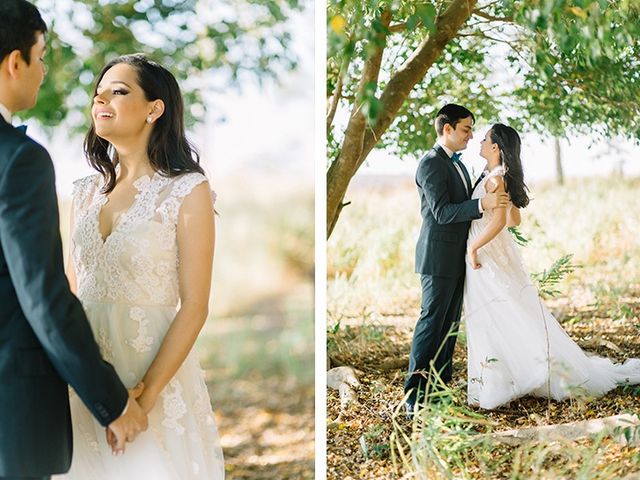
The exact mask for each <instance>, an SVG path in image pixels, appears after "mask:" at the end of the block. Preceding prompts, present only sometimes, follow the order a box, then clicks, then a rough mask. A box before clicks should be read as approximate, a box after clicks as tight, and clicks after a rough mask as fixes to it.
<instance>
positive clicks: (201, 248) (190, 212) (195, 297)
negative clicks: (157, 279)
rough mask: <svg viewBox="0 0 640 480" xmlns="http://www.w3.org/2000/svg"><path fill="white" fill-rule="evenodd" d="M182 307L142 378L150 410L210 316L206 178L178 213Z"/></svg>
mask: <svg viewBox="0 0 640 480" xmlns="http://www.w3.org/2000/svg"><path fill="white" fill-rule="evenodd" d="M177 238H178V252H179V256H180V263H179V267H178V277H179V278H178V279H179V283H180V285H179V286H180V310H179V311H178V313H177V314H176V317H175V319H174V321H173V323H172V324H171V326H170V327H169V330H168V331H167V334H166V335H165V337H164V340H163V341H162V345H160V349H159V350H158V353H157V354H156V357H155V358H154V359H153V362H152V363H151V365H150V366H149V369H148V370H147V373H146V374H145V376H144V378H143V379H142V381H143V383H144V391H143V393H142V395H141V396H140V398H139V400H138V402H139V403H140V406H141V407H142V408H143V409H144V411H145V412H147V413H148V412H149V411H151V409H152V408H153V406H154V405H155V403H156V400H157V398H158V395H160V392H161V391H162V389H163V388H164V387H165V386H166V385H167V383H169V380H171V378H173V376H174V375H175V374H176V372H177V371H178V369H179V368H180V366H181V365H182V363H183V362H184V360H185V358H187V355H188V354H189V352H190V351H191V348H192V347H193V344H194V343H195V341H196V338H197V337H198V334H199V333H200V330H201V329H202V326H203V325H204V322H205V320H206V319H207V315H208V311H209V291H210V289H211V270H212V263H213V249H214V248H213V246H214V242H215V224H214V213H213V205H212V204H211V191H210V190H209V184H208V183H207V182H204V183H202V184H200V185H198V186H197V187H195V188H194V189H193V191H192V192H191V193H190V194H189V195H188V196H187V197H186V198H185V199H184V201H183V203H182V207H181V208H180V214H179V216H178V231H177Z"/></svg>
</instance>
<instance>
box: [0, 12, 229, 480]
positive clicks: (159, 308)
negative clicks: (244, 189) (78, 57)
mask: <svg viewBox="0 0 640 480" xmlns="http://www.w3.org/2000/svg"><path fill="white" fill-rule="evenodd" d="M46 32H47V26H46V24H45V23H44V21H43V20H42V18H41V16H40V13H39V12H38V10H37V9H36V7H35V6H34V5H32V4H31V3H29V2H27V1H26V0H3V1H2V3H0V379H1V383H0V479H22V480H25V479H48V478H50V476H51V475H52V474H64V473H66V472H67V471H68V474H66V475H64V476H62V477H57V476H56V478H65V479H82V480H86V479H113V480H116V479H117V480H123V479H130V478H149V479H154V480H185V479H199V478H202V479H222V478H224V465H223V459H222V451H221V448H220V441H219V438H218V434H217V430H216V426H215V422H214V419H213V412H212V410H211V403H210V398H209V395H208V392H207V387H206V384H205V382H204V375H203V374H202V370H201V369H200V366H199V364H198V361H197V359H196V358H195V356H194V353H193V352H192V351H191V350H192V347H193V344H194V341H195V339H196V337H197V335H198V333H199V331H200V329H201V328H202V325H203V323H204V321H205V319H206V316H207V308H208V300H209V289H210V284H211V269H212V259H213V246H214V232H215V227H214V208H213V201H212V192H211V190H210V188H209V184H208V181H207V179H206V177H205V175H204V172H203V170H202V167H200V165H199V163H198V155H197V153H196V152H195V151H194V150H193V148H192V147H191V145H190V144H189V142H188V141H187V139H186V137H185V132H184V123H183V115H184V114H183V102H182V96H181V93H180V89H179V87H178V84H177V82H176V80H175V78H174V77H173V75H172V74H171V73H170V72H169V71H167V70H166V69H165V68H163V67H162V66H160V65H158V64H157V63H154V62H152V61H150V60H148V59H147V58H145V57H143V56H141V55H126V56H123V57H120V58H117V59H115V60H113V61H112V62H110V63H109V64H108V65H106V66H105V67H104V69H103V70H102V72H101V73H100V74H99V75H98V77H97V81H96V84H95V90H94V97H93V101H92V104H91V120H92V122H91V127H90V130H89V132H88V133H87V135H86V137H85V152H86V155H87V160H88V162H89V164H90V165H91V166H93V167H94V168H95V170H96V171H97V172H98V173H96V174H94V175H91V176H89V177H86V178H83V179H80V180H78V181H76V182H75V183H74V193H73V207H72V219H71V232H70V244H71V253H70V256H69V262H68V265H67V269H66V275H65V270H64V268H63V261H62V248H61V240H60V234H59V219H58V208H57V198H56V192H55V181H54V171H53V165H52V162H51V159H50V157H49V154H48V153H47V151H46V150H45V149H44V148H43V147H42V146H40V145H39V144H38V143H36V142H35V141H33V140H32V139H31V138H30V137H28V136H27V135H26V134H25V132H24V130H23V129H22V128H20V127H14V126H13V125H12V124H11V121H12V116H13V114H14V113H15V112H19V111H21V110H26V109H29V108H31V107H33V106H34V105H35V103H36V98H37V95H38V90H39V88H40V85H41V84H42V81H43V79H44V76H45V65H44V60H43V57H44V52H45V49H46V40H45V35H46ZM74 294H75V295H74ZM76 295H77V297H76ZM78 299H79V301H78ZM67 385H70V386H71V387H72V392H71V394H69V389H68V386H67ZM134 440H135V441H134ZM127 442H132V443H131V444H130V445H126V444H127ZM125 445H126V453H125ZM122 454H123V455H122ZM69 468H71V470H70V471H69Z"/></svg>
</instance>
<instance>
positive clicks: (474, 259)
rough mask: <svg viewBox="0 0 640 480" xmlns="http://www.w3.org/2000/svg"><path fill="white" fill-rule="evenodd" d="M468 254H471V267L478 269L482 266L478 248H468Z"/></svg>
mask: <svg viewBox="0 0 640 480" xmlns="http://www.w3.org/2000/svg"><path fill="white" fill-rule="evenodd" d="M467 255H468V256H469V265H471V268H473V269H474V270H477V269H479V268H480V267H481V266H482V265H480V262H478V250H475V249H472V248H470V249H468V250H467Z"/></svg>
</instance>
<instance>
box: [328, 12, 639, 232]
mask: <svg viewBox="0 0 640 480" xmlns="http://www.w3.org/2000/svg"><path fill="white" fill-rule="evenodd" d="M328 8H329V10H328V17H327V19H328V37H329V44H328V59H327V98H328V104H327V134H328V137H329V156H328V163H329V169H328V172H327V225H328V231H327V235H330V234H331V231H332V230H333V227H334V226H335V224H336V221H337V219H338V216H339V214H340V211H341V209H342V208H343V206H344V197H345V193H346V191H347V187H348V185H349V182H350V180H351V178H352V177H353V175H355V173H356V172H357V170H358V168H359V167H360V166H361V165H362V163H363V162H364V161H365V159H366V158H367V156H368V154H369V153H370V152H371V150H372V149H373V148H386V149H390V150H392V151H394V152H395V153H396V154H398V155H399V156H402V157H405V156H416V155H418V154H419V153H420V152H424V150H425V149H427V148H429V147H430V146H431V145H433V142H434V141H435V132H434V129H433V118H434V115H435V113H436V112H437V110H438V109H439V108H440V107H441V106H442V105H443V104H445V103H447V102H455V103H460V104H463V105H465V106H467V107H468V108H470V109H471V110H472V111H473V112H474V114H475V116H476V118H477V119H481V120H482V121H485V122H487V123H493V122H495V121H502V122H505V123H508V124H510V125H512V126H514V127H515V128H516V129H519V130H521V131H536V132H541V133H549V134H550V135H553V136H557V137H564V136H567V135H570V134H576V133H589V134H592V135H593V136H594V137H613V136H619V135H621V136H624V137H627V138H631V139H636V140H638V139H640V122H638V118H640V101H639V99H640V55H639V53H640V47H639V43H638V39H639V38H640V18H639V17H640V0H532V1H515V0H484V1H478V0H438V1H418V2H415V1H410V0H393V1H391V0H365V1H358V0H329V6H328ZM339 111H341V112H343V113H347V112H348V115H343V117H344V116H348V123H347V125H346V126H344V125H340V124H339V122H336V121H335V120H336V118H337V117H336V112H339ZM338 117H340V115H338Z"/></svg>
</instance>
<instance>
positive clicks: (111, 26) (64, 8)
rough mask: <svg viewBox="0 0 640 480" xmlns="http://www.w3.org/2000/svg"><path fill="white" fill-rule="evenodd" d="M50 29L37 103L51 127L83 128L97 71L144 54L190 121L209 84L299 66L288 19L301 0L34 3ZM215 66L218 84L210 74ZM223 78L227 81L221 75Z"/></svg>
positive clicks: (198, 113)
mask: <svg viewBox="0 0 640 480" xmlns="http://www.w3.org/2000/svg"><path fill="white" fill-rule="evenodd" d="M35 4H36V5H37V6H38V7H39V8H40V10H41V12H42V14H43V16H44V17H45V20H46V21H47V23H48V26H49V33H48V35H47V37H48V44H49V45H48V46H49V49H48V53H47V58H46V59H45V60H46V64H47V68H48V74H47V77H46V79H45V83H44V84H43V87H42V90H41V92H40V98H39V101H38V105H37V106H36V108H34V109H32V110H31V111H29V112H28V113H27V114H28V115H29V116H31V117H35V118H37V119H38V120H39V121H40V122H41V123H42V124H43V125H44V126H45V127H52V126H56V125H58V124H59V123H60V122H62V121H63V120H67V121H68V122H69V123H70V124H71V126H72V127H75V128H85V127H86V124H87V122H88V117H87V114H86V112H87V108H88V106H89V104H90V99H91V97H92V92H91V89H92V87H93V82H94V79H95V76H96V75H97V74H98V73H99V72H100V70H101V69H102V67H103V66H104V65H105V64H106V63H108V62H109V61H110V60H111V59H113V58H115V57H117V56H119V55H123V54H126V53H134V52H141V53H144V54H146V55H148V56H149V57H150V58H152V59H153V60H155V61H157V62H159V63H161V64H162V65H164V66H165V67H167V68H168V69H169V70H171V72H172V73H173V74H174V75H175V76H176V77H177V78H178V80H179V81H180V83H181V87H182V90H183V94H184V96H185V102H186V104H187V107H188V108H187V120H188V122H189V123H193V122H194V121H197V120H199V119H201V118H202V117H203V116H204V113H205V110H204V106H203V104H202V94H203V92H204V91H206V90H207V89H211V88H215V86H216V85H217V87H218V88H228V87H229V86H234V85H235V86H238V85H239V84H240V82H241V81H242V80H243V79H245V78H246V76H252V77H254V78H257V79H258V81H263V80H264V79H266V78H274V77H277V76H278V75H279V74H280V73H282V72H284V71H287V70H290V69H292V68H295V66H296V58H295V57H294V56H293V55H292V53H291V52H290V50H289V48H288V47H289V44H290V42H291V34H290V32H289V30H288V28H289V27H288V25H287V23H286V20H287V19H288V18H289V16H290V14H291V13H292V12H294V11H296V10H300V9H301V8H302V7H303V4H304V1H303V0H83V1H78V0H67V1H55V2H54V1H52V0H48V1H47V0H40V1H38V0H36V1H35ZM212 71H216V73H218V74H219V75H218V76H217V83H214V82H213V81H212V80H211V78H210V77H207V76H206V75H203V74H206V73H207V72H212ZM221 78H222V80H221Z"/></svg>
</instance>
